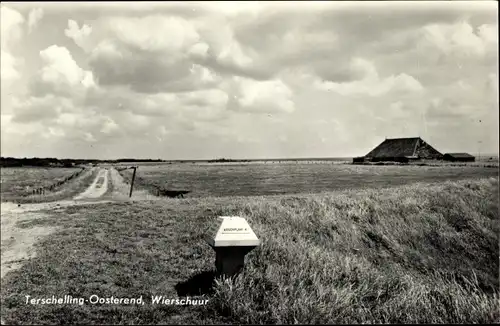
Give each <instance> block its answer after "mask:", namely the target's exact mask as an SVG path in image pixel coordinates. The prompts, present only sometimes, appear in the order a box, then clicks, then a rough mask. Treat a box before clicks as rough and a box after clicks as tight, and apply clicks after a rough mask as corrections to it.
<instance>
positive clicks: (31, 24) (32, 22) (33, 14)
mask: <svg viewBox="0 0 500 326" xmlns="http://www.w3.org/2000/svg"><path fill="white" fill-rule="evenodd" d="M43 15H44V11H43V9H42V8H35V9H31V11H30V13H29V15H28V32H29V33H31V32H32V31H33V29H34V28H35V27H36V26H37V25H38V23H39V22H40V20H42V18H43Z"/></svg>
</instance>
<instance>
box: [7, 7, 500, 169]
mask: <svg viewBox="0 0 500 326" xmlns="http://www.w3.org/2000/svg"><path fill="white" fill-rule="evenodd" d="M497 16H498V3H497V2H496V1H469V2H466V1H458V2H450V1H445V2H438V1H433V2H429V1H424V2H410V1H405V2H386V1H384V2H368V1H359V2H347V1H342V2H333V1H332V2H326V1H321V2H313V1H309V2H306V1H303V2H292V1H282V2H258V1H256V2H239V3H238V2H128V3H119V2H113V3H105V2H92V3H90V2H89V3H80V4H78V3H66V4H65V3H45V2H26V3H21V2H19V3H16V2H3V3H2V4H1V155H2V156H3V157H6V156H13V157H58V158H91V159H117V158H123V157H127V158H152V159H158V158H160V159H166V160H169V159H214V158H222V157H224V158H234V159H236V158H299V157H353V156H362V155H365V154H367V153H368V152H369V151H370V150H371V149H372V148H374V147H375V146H377V145H378V144H379V143H381V142H382V141H383V140H384V139H385V138H399V137H421V138H422V139H424V140H425V141H427V142H428V143H430V144H431V145H432V146H433V147H435V148H436V149H438V150H439V151H441V152H442V153H445V152H469V153H473V154H476V153H478V152H482V153H498V148H499V138H498V132H499V126H498V122H499V116H498V114H499V113H498V112H499V101H498V18H497Z"/></svg>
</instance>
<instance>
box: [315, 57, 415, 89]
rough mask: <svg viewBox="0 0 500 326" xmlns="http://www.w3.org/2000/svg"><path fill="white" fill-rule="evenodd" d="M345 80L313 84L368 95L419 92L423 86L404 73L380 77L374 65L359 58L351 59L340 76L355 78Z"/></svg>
mask: <svg viewBox="0 0 500 326" xmlns="http://www.w3.org/2000/svg"><path fill="white" fill-rule="evenodd" d="M359 77H361V78H360V79H358V80H354V81H347V82H333V81H328V80H326V81H321V80H318V81H316V83H315V86H316V87H318V88H319V89H322V90H327V91H333V92H337V93H339V94H341V95H345V96H350V95H369V96H381V95H385V94H387V93H389V92H393V91H400V92H419V91H422V90H423V89H424V88H423V86H422V85H421V84H420V82H419V81H418V80H416V79H415V78H414V77H412V76H409V75H407V74H405V73H401V74H397V75H391V76H388V77H385V78H383V77H380V76H379V74H378V72H377V70H376V68H375V66H374V65H373V64H372V63H371V62H369V61H367V60H365V59H361V58H355V59H353V60H352V61H351V65H350V69H349V71H348V72H347V73H346V74H345V75H344V76H342V79H346V78H347V79H348V80H352V79H356V78H359Z"/></svg>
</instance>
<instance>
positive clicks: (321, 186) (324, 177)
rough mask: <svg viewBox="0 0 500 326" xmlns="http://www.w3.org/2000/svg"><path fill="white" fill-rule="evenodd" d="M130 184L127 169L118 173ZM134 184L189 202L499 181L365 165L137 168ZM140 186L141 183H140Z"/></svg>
mask: <svg viewBox="0 0 500 326" xmlns="http://www.w3.org/2000/svg"><path fill="white" fill-rule="evenodd" d="M121 174H122V175H123V176H124V177H125V179H126V180H130V177H131V175H132V170H124V171H121ZM136 176H137V177H138V178H139V179H140V182H138V183H137V185H138V186H141V184H142V183H145V184H154V185H157V186H161V187H163V188H165V189H172V190H191V193H190V194H189V196H191V197H206V196H252V195H257V196H261V195H262V196H263V195H280V194H298V193H320V192H328V191H332V190H343V189H361V188H374V187H375V188H377V187H388V186H397V185H404V184H411V183H415V182H419V181H422V182H443V181H445V180H457V179H468V178H481V177H498V168H492V167H490V168H487V167H478V166H451V165H441V166H412V165H407V166H396V165H392V166H369V165H351V164H338V163H333V164H332V163H331V162H326V163H322V162H318V163H317V164H311V163H304V162H288V163H267V164H266V163H251V164H246V163H241V164H235V163H232V164H228V163H225V164H199V163H183V164H157V165H140V166H139V168H138V169H137V174H136ZM142 185H143V184H142Z"/></svg>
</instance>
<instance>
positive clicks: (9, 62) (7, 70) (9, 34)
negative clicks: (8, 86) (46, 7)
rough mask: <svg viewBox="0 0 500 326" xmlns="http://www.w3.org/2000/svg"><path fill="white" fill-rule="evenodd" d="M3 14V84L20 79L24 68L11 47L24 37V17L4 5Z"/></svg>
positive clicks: (0, 8)
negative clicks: (20, 70) (21, 69)
mask: <svg viewBox="0 0 500 326" xmlns="http://www.w3.org/2000/svg"><path fill="white" fill-rule="evenodd" d="M0 13H1V17H0V18H1V19H0V24H1V78H2V88H3V86H4V85H3V83H4V82H8V81H11V80H15V79H18V78H19V77H20V74H19V69H20V68H21V67H22V64H23V60H22V59H19V58H16V57H15V56H14V55H13V54H12V53H11V47H12V46H13V44H14V43H15V42H18V41H19V40H20V39H21V37H22V25H23V23H24V17H23V16H22V15H21V14H20V13H19V12H17V11H16V10H14V9H11V8H9V7H6V6H4V5H3V4H2V6H1V7H0Z"/></svg>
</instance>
